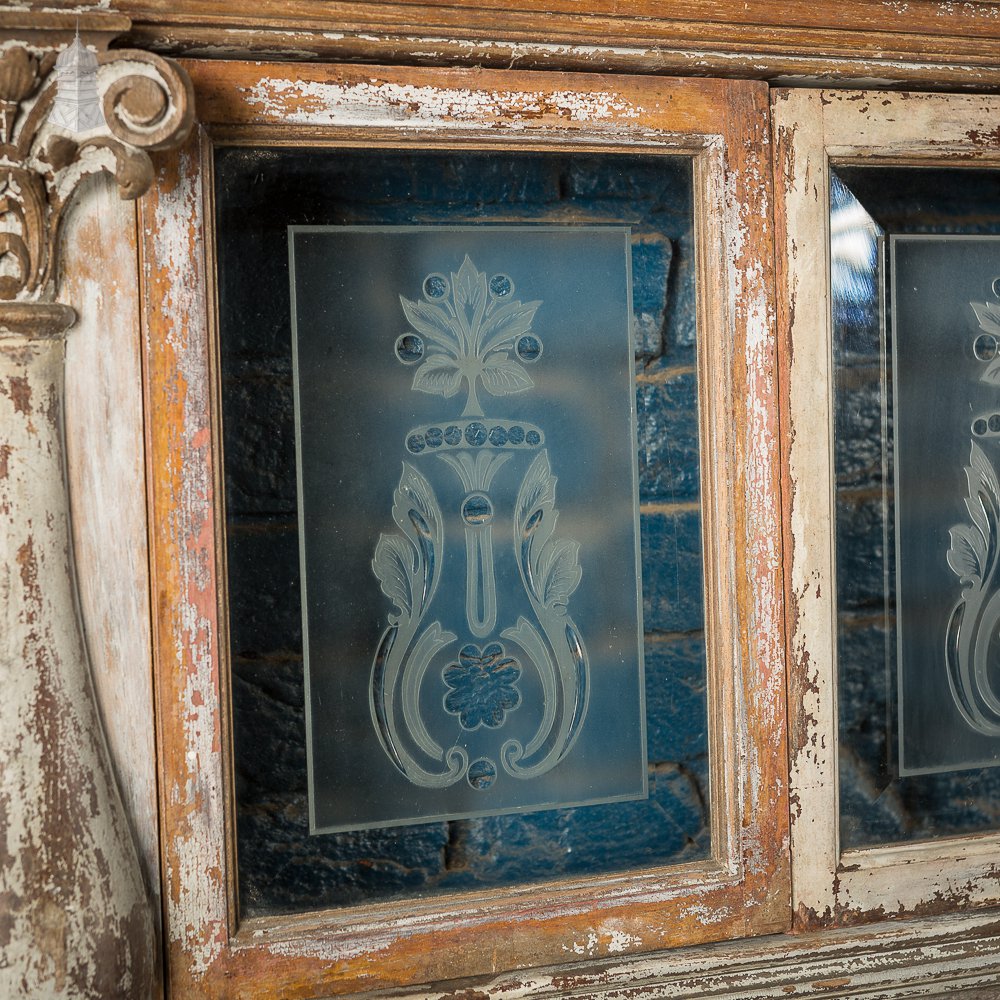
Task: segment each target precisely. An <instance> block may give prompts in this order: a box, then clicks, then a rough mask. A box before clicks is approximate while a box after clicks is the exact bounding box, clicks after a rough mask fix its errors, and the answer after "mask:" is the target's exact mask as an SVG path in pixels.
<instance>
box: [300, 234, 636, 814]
mask: <svg viewBox="0 0 1000 1000" xmlns="http://www.w3.org/2000/svg"><path fill="white" fill-rule="evenodd" d="M629 237H630V233H629V231H628V229H627V228H623V227H620V226H618V227H601V228H597V227H593V226H580V227H560V228H551V227H548V226H536V227H532V228H526V227H523V226H515V227H506V226H488V227H487V226H479V227H445V226H425V227H407V226H400V227H394V228H382V227H354V226H337V227H323V226H298V227H294V228H293V229H292V230H291V231H290V232H289V251H290V254H291V264H290V266H291V279H292V327H293V349H294V370H293V377H294V385H295V396H296V428H297V443H298V449H297V452H298V453H297V459H298V475H299V537H300V544H301V565H302V579H303V590H304V592H305V594H306V598H305V600H304V606H305V609H306V610H305V619H304V626H305V630H306V631H305V635H306V640H305V649H304V654H305V677H306V733H307V740H308V749H309V755H308V764H309V804H310V827H311V829H312V831H313V832H314V833H329V832H335V831H340V830H352V829H362V828H370V827H375V826H389V825H398V824H403V823H413V822H415V821H418V820H427V819H460V818H464V817H472V816H484V815H489V814H495V813H500V812H513V811H529V810H537V809H545V808H552V807H554V806H568V805H581V804H585V803H593V802H610V801H614V800H622V799H632V798H643V797H645V795H646V761H645V740H644V736H643V732H642V727H643V720H644V713H643V705H642V626H641V622H640V620H639V607H638V601H639V595H640V587H639V578H638V540H639V534H638V517H637V514H638V509H637V508H638V490H637V478H638V477H637V469H636V453H635V449H634V448H633V446H632V442H633V441H634V440H635V398H634V390H633V387H632V342H631V329H630V315H629V314H630V310H631V290H630V284H631V282H630V276H629V255H628V252H629ZM397 331H402V332H397ZM347 483H349V484H350V485H349V486H347ZM390 510H391V517H390ZM393 522H394V523H393ZM380 589H381V592H382V593H381V595H380V593H379V590H380ZM361 775H363V776H364V779H363V780H359V776H361Z"/></svg>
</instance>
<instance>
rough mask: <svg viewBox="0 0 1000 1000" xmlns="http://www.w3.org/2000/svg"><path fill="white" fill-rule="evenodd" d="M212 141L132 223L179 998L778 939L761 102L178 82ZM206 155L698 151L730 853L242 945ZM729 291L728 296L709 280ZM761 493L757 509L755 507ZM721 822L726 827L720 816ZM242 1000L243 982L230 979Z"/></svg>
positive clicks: (228, 75) (172, 165)
mask: <svg viewBox="0 0 1000 1000" xmlns="http://www.w3.org/2000/svg"><path fill="white" fill-rule="evenodd" d="M186 65H187V68H188V70H189V71H190V73H191V74H192V79H193V80H194V81H195V88H196V92H197V95H198V102H199V109H200V116H201V118H202V121H203V122H204V123H205V128H206V130H207V131H206V136H205V139H204V141H203V143H202V144H201V145H198V144H195V143H192V144H191V145H189V146H188V147H187V148H186V149H185V151H184V152H183V153H182V154H181V155H180V156H179V157H175V158H172V159H170V160H168V161H164V162H163V165H162V167H161V171H160V175H159V178H158V184H157V190H156V192H155V193H154V194H153V195H152V196H151V198H150V199H148V201H147V203H146V204H144V205H143V218H142V228H143V232H144V234H145V236H144V241H143V265H142V274H143V280H144V292H143V295H144V301H145V323H146V350H147V358H148V360H147V372H148V393H149V399H148V412H149V421H148V424H147V428H148V435H149V439H148V453H149V462H150V503H151V523H152V546H151V554H152V564H153V586H154V594H155V600H154V604H155V607H156V609H157V612H156V614H157V620H156V623H155V638H154V642H155V650H156V654H155V655H156V661H157V662H156V684H157V690H158V702H159V704H160V706H161V714H160V759H161V762H162V772H161V783H160V787H161V809H162V817H163V850H164V872H165V880H166V889H165V891H166V899H165V906H166V913H167V938H168V961H169V967H170V979H171V983H172V989H173V991H174V993H175V995H177V996H189V995H190V996H194V995H199V996H202V995H203V996H219V997H222V996H229V995H231V991H232V990H234V989H236V991H237V992H238V993H239V995H240V996H241V997H246V998H253V997H267V996H274V995H280V996H282V997H287V998H292V997H318V996H324V995H328V994H339V993H344V992H356V991H358V990H360V989H377V988H379V987H388V986H391V985H394V984H395V985H399V984H406V983H420V982H433V981H436V980H442V979H449V978H453V977H455V976H460V975H461V976H466V975H477V974H478V975H483V974H489V973H492V972H494V971H496V970H499V969H505V968H506V969H513V968H521V967H528V966H532V965H536V964H539V963H545V962H554V961H563V960H567V959H570V958H573V957H576V956H580V957H588V958H593V959H601V958H606V957H607V956H614V955H619V954H622V955H624V954H629V953H642V952H649V951H652V950H655V949H658V948H663V947H668V946H675V945H680V944H684V943H692V942H699V941H706V940H713V939H719V938H725V937H733V936H744V935H748V934H749V935H753V934H759V933H765V932H773V931H775V930H781V929H784V928H785V927H787V925H788V919H789V910H788V899H789V896H788V867H787V800H786V798H785V796H786V788H787V785H786V782H785V743H784V686H783V678H784V660H783V652H782V649H783V647H782V643H781V623H782V609H781V600H782V593H781V587H780V539H779V534H778V528H777V518H778V497H777V431H776V428H777V423H776V421H777V416H776V401H775V393H776V390H775V387H774V383H773V379H774V367H773V365H774V360H773V338H772V336H771V331H772V329H773V304H772V298H771V278H770V264H769V261H770V252H769V242H768V240H769V231H768V226H767V219H768V216H769V202H768V170H767V161H766V159H764V158H762V156H761V153H760V151H761V150H762V149H764V148H766V138H767V115H766V93H765V90H764V88H763V87H761V86H759V85H753V84H749V85H738V86H731V85H727V84H723V83H719V82H712V81H664V80H650V81H646V82H637V81H635V80H629V79H623V78H614V77H602V78H595V77H592V76H586V77H571V76H566V77H563V76H561V77H555V78H552V77H549V76H541V75H532V74H523V73H518V74H505V73H490V72H486V71H475V72H470V71H460V70H458V71H448V72H443V73H435V72H429V71H418V70H412V69H408V70H394V69H390V68H386V67H297V68H296V70H295V72H294V74H291V73H290V72H289V68H288V67H283V66H279V65H275V66H265V67H249V66H246V65H238V64H227V63H214V64H209V63H188V64H186ZM209 136H215V137H219V138H223V137H224V138H225V139H226V141H234V140H235V139H237V138H238V139H240V140H241V141H246V142H250V143H254V144H258V143H264V144H267V143H268V142H282V143H297V144H301V143H310V144H312V143H315V142H322V143H326V144H336V143H338V142H345V143H349V144H351V143H359V142H363V143H366V144H368V145H371V144H374V143H381V144H387V145H390V144H391V145H403V144H407V143H416V144H420V143H430V142H433V143H436V144H438V145H442V144H445V145H449V144H450V145H453V146H456V147H465V146H466V145H469V146H473V145H479V146H486V147H493V148H497V147H502V146H503V145H504V144H506V143H508V142H513V143H515V144H516V145H517V146H518V147H519V148H524V147H526V146H527V147H528V148H536V149H544V148H553V147H559V148H565V147H566V146H567V145H570V146H573V145H579V147H580V148H587V149H595V148H596V149H599V148H604V149H621V148H627V147H632V148H643V147H644V148H648V149H653V148H659V149H662V150H667V149H670V148H673V149H675V150H686V151H689V152H690V153H692V154H693V155H695V156H696V164H697V170H696V178H697V180H696V187H697V191H698V194H699V200H700V207H699V209H698V218H697V224H698V227H699V232H700V234H701V235H702V240H701V249H700V254H701V257H700V264H701V267H702V269H703V275H712V276H714V277H713V278H712V280H705V278H704V277H703V279H702V286H701V301H702V319H703V321H704V322H705V323H706V326H705V328H704V330H703V333H704V337H705V339H704V341H703V347H704V349H703V352H702V353H703V356H704V360H703V362H702V371H701V374H700V377H701V379H702V384H703V389H704V391H705V392H706V402H705V404H704V411H703V412H704V426H703V431H702V433H703V447H704V448H705V449H706V451H705V459H704V466H705V468H706V472H705V476H706V483H705V489H704V495H706V496H711V500H710V501H707V507H706V510H705V519H706V522H707V523H709V524H711V525H712V528H713V530H712V533H711V538H709V537H707V536H706V539H705V542H706V562H707V564H708V565H709V569H708V571H707V574H706V576H707V579H708V580H709V586H710V589H711V593H710V595H709V598H708V600H707V607H708V609H709V610H708V614H709V616H710V617H709V622H710V630H711V633H712V635H713V636H714V639H713V649H712V653H711V654H710V663H711V664H712V665H711V667H710V687H711V688H712V695H711V699H712V701H711V704H712V705H713V712H714V713H715V715H714V717H713V722H715V723H716V724H715V725H714V728H713V737H712V747H713V757H714V763H713V779H714V780H713V803H712V809H713V814H715V815H716V817H717V820H716V828H715V834H716V843H715V854H716V858H717V860H715V861H713V862H711V863H708V864H702V865H688V866H684V867H683V868H677V869H664V870H660V871H650V872H641V873H633V874H629V875H627V876H617V877H604V878H593V879H582V878H581V879H576V880H572V881H568V882H565V883H556V884H552V885H548V886H545V887H544V888H543V889H539V890H537V891H536V890H534V889H532V888H530V887H526V888H524V889H519V890H514V891H507V892H496V891H494V892H490V893H483V894H470V895H466V896H462V897H454V898H452V899H451V900H449V899H447V898H444V899H435V900H417V901H410V902H407V903H405V904H399V905H395V904H380V905H373V906H369V907H363V908H355V909H347V910H343V911H332V912H327V913H311V914H305V915H301V916H295V917H285V918H269V919H255V920H252V921H246V922H244V923H243V924H242V925H240V926H238V927H237V923H238V921H237V917H236V914H235V912H234V909H233V903H232V896H233V890H232V885H233V883H234V869H233V863H234V862H233V854H232V846H231V845H232V837H231V829H232V822H233V818H232V811H231V806H230V803H229V795H230V790H229V789H230V785H229V780H230V779H229V777H228V774H229V766H230V765H229V762H228V759H227V754H228V752H229V740H228V734H227V708H228V692H227V667H226V651H225V638H224V635H223V633H222V623H223V621H224V613H223V612H222V611H221V608H220V603H219V592H220V590H221V588H222V585H223V579H224V570H223V566H222V548H221V546H220V539H219V533H220V531H221V525H222V523H223V521H222V518H221V512H220V510H219V506H220V502H219V487H218V476H219V474H220V469H219V467H218V458H217V455H218V445H217V437H216V435H217V402H216V401H215V399H214V396H213V392H214V379H215V374H214V369H213V367H212V364H213V362H212V354H213V350H214V347H213V337H214V331H213V326H212V316H213V309H212V306H211V302H212V294H213V292H212V287H211V283H210V280H209V276H208V275H209V273H210V271H209V265H207V263H206V256H205V255H206V253H210V248H211V244H212V233H211V226H210V219H211V212H210V209H209V208H208V207H207V205H210V200H209V193H210V186H211V176H210V170H209V165H210V154H211V144H210V142H209V138H208V137H209ZM719 276H722V277H723V280H721V281H720V280H718V279H719ZM747 498H749V502H748V501H747ZM723 818H724V820H723ZM237 984H238V985H237Z"/></svg>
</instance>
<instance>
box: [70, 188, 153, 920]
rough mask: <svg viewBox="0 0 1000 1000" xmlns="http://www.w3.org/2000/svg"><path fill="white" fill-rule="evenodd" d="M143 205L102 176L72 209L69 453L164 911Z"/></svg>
mask: <svg viewBox="0 0 1000 1000" xmlns="http://www.w3.org/2000/svg"><path fill="white" fill-rule="evenodd" d="M135 226H136V219H135V206H134V205H133V204H131V203H129V202H123V201H122V200H121V199H120V198H119V197H118V193H117V191H115V189H114V185H113V183H112V182H111V181H110V180H109V179H103V178H101V179H95V181H94V182H93V183H92V185H91V186H89V187H88V189H87V190H85V191H83V192H81V195H80V197H79V198H78V200H77V203H76V204H75V205H74V207H73V208H72V209H71V211H70V216H69V219H68V224H67V227H66V232H65V238H64V250H63V261H64V264H63V272H62V298H63V299H64V301H66V302H67V303H69V304H70V305H72V306H73V308H74V309H75V310H76V313H77V316H78V317H79V318H78V320H77V323H76V325H75V326H74V328H73V332H72V335H71V336H70V337H69V338H68V339H67V344H66V364H67V368H68V370H69V371H71V372H72V373H73V374H72V377H71V378H70V379H69V380H68V382H67V385H66V451H67V467H68V477H69V495H70V503H71V524H72V533H73V557H74V561H75V564H76V572H77V578H78V579H79V580H80V581H81V586H80V610H81V614H82V618H83V622H84V632H85V634H84V639H85V642H86V645H87V650H88V654H89V658H90V663H91V671H92V673H93V678H94V687H95V690H96V693H97V703H98V709H99V712H100V715H101V718H102V719H103V721H104V731H105V733H106V734H107V739H108V747H109V750H110V752H111V760H112V762H113V763H114V770H115V773H116V775H117V777H118V783H119V786H120V788H121V791H122V796H123V798H124V800H125V806H126V811H127V812H128V814H129V816H130V817H131V819H132V824H133V827H134V830H135V834H136V840H137V843H138V847H139V852H140V857H141V860H142V863H143V872H144V875H145V878H146V884H147V885H148V886H149V889H150V892H151V894H152V898H153V900H154V909H155V911H156V912H157V913H158V911H159V905H158V900H159V885H160V860H159V821H158V816H157V796H156V741H155V738H154V733H155V719H154V714H153V680H152V649H151V639H150V607H149V566H148V554H147V546H146V500H145V462H144V459H143V422H142V416H143V415H142V371H141V356H140V353H141V352H140V346H141V338H140V334H139V303H138V296H139V289H138V274H137V264H136V253H137V248H136V232H135Z"/></svg>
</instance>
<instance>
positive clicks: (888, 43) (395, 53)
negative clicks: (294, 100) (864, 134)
mask: <svg viewBox="0 0 1000 1000" xmlns="http://www.w3.org/2000/svg"><path fill="white" fill-rule="evenodd" d="M58 5H59V6H64V7H65V8H66V9H69V8H71V7H72V8H74V9H75V7H76V5H75V4H74V3H73V0H59V3H58ZM110 7H111V9H113V10H115V11H118V12H120V13H122V14H126V15H128V16H129V17H131V19H132V21H133V28H132V31H131V34H130V35H129V40H130V42H131V43H132V44H139V45H143V46H149V47H152V48H154V49H160V50H162V51H169V52H173V53H175V54H186V55H189V56H208V57H220V56H221V57H238V56H241V55H244V56H247V55H249V56H253V57H257V58H269V57H270V58H292V59H313V60H315V59H341V60H367V61H370V62H411V63H412V62H424V63H430V64H435V65H446V64H455V63H461V64H466V65H484V66H494V67H513V66H517V67H518V68H524V69H533V68H545V67H547V68H551V69H559V70H577V69H589V70H593V71H604V72H608V71H612V72H634V73H672V74H678V75H681V74H683V75H699V76H700V75H714V76H731V77H756V78H760V79H771V80H776V79H784V80H789V79H792V78H796V79H802V80H811V81H813V82H816V81H826V82H828V83H829V82H833V81H837V80H841V81H845V82H852V81H853V82H854V83H855V84H856V85H857V84H860V83H862V82H863V81H868V85H880V86H905V85H910V86H915V85H916V84H917V83H922V84H924V85H925V86H937V87H949V88H956V89H968V88H974V89H988V88H990V87H995V86H997V84H998V83H1000V55H998V41H1000V8H998V7H997V5H996V4H994V3H986V2H970V3H949V2H939V0H909V2H905V3H903V2H899V0H848V2H844V3H831V2H827V3H808V2H806V0H790V2H787V3H782V4H774V3H767V2H764V0H750V2H745V3H733V2H731V0H695V2H691V3H682V2H681V0H631V2H628V3H623V2H615V0H601V2H597V3H589V4H587V5H586V6H585V8H583V9H582V8H581V5H580V4H579V3H575V2H572V0H551V2H549V0H544V2H542V0H519V2H518V3H516V4H512V5H510V4H504V5H501V4H498V3H495V2H491V3H489V4H477V3H474V2H471V0H455V2H451V3H446V2H439V3H429V2H426V0H412V2H410V0H398V2H393V3H372V2H368V3H364V2H349V0H339V2H333V3H322V2H319V0H263V2H262V3H261V4H259V5H257V6H255V8H254V10H253V11H252V12H250V11H244V10H241V9H238V8H234V7H233V6H232V5H229V4H224V3H220V2H218V0H179V2H173V0H112V2H111V4H110Z"/></svg>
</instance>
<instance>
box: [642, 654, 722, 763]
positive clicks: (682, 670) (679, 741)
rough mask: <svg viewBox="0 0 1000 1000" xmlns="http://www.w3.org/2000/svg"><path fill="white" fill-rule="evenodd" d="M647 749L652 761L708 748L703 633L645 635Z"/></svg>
mask: <svg viewBox="0 0 1000 1000" xmlns="http://www.w3.org/2000/svg"><path fill="white" fill-rule="evenodd" d="M644 653H645V655H644V660H645V666H646V753H647V756H648V758H649V760H650V761H651V762H657V761H690V760H693V759H694V758H697V757H701V756H704V755H705V754H707V753H708V705H707V701H706V697H705V683H706V677H707V670H706V666H705V641H704V639H703V638H702V636H701V635H680V636H678V635H671V636H657V635H647V636H646V642H645V647H644Z"/></svg>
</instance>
